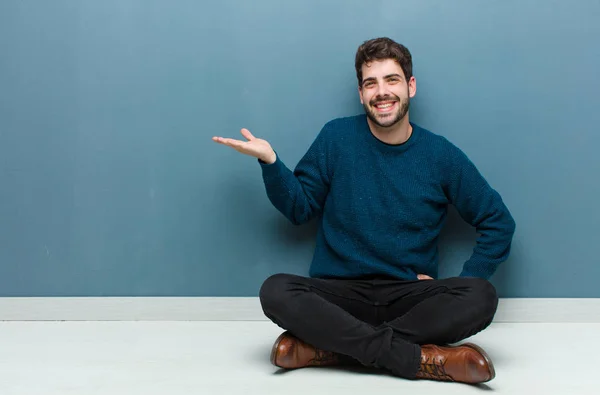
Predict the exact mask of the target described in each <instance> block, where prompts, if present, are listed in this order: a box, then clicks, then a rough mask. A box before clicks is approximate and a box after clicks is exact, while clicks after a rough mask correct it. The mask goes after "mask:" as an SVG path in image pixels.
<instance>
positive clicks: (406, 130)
mask: <svg viewBox="0 0 600 395" xmlns="http://www.w3.org/2000/svg"><path fill="white" fill-rule="evenodd" d="M367 122H368V123H369V129H371V133H373V135H374V136H375V137H377V138H378V139H379V140H381V141H383V142H384V143H386V144H390V145H399V144H402V143H405V142H406V141H407V140H408V139H409V138H410V136H411V134H412V126H411V125H410V122H409V120H408V114H406V116H405V117H404V118H402V120H401V121H400V122H398V123H396V124H394V125H392V126H388V127H382V126H379V125H376V124H375V123H374V122H373V121H371V119H370V118H368V117H367Z"/></svg>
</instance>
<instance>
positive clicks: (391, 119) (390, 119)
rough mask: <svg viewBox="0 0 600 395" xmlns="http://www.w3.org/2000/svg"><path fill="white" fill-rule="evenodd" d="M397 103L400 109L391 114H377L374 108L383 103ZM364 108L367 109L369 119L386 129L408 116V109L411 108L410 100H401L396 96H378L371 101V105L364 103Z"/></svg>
mask: <svg viewBox="0 0 600 395" xmlns="http://www.w3.org/2000/svg"><path fill="white" fill-rule="evenodd" d="M391 100H393V101H396V102H398V108H397V109H396V111H395V112H393V113H389V114H377V110H375V108H374V106H375V105H376V104H377V103H378V102H381V101H391ZM363 107H364V108H365V112H366V113H367V116H368V117H369V119H370V120H371V121H372V122H373V123H374V124H376V125H377V126H381V127H384V128H387V127H390V126H393V125H395V124H397V123H398V122H400V121H401V120H402V119H404V117H405V116H406V114H408V109H409V108H410V98H409V97H407V98H406V99H400V98H399V97H398V96H396V95H392V96H383V97H381V96H378V97H376V98H374V99H373V100H371V101H370V102H369V104H367V103H364V104H363Z"/></svg>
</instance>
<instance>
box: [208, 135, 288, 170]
mask: <svg viewBox="0 0 600 395" xmlns="http://www.w3.org/2000/svg"><path fill="white" fill-rule="evenodd" d="M241 132H242V136H244V137H245V138H246V139H247V140H248V141H242V140H234V139H229V138H224V137H216V136H215V137H213V138H212V139H213V141H215V142H217V143H220V144H223V145H226V146H228V147H231V148H233V149H235V150H236V151H238V152H241V153H242V154H246V155H250V156H253V157H255V158H258V159H260V160H262V161H263V162H265V163H268V164H272V163H275V159H276V158H277V156H276V154H275V151H273V148H272V147H271V144H269V143H268V142H267V141H266V140H263V139H258V138H256V137H254V136H253V135H252V133H250V131H249V130H248V129H242V131H241Z"/></svg>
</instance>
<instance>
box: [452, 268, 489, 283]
mask: <svg viewBox="0 0 600 395" xmlns="http://www.w3.org/2000/svg"><path fill="white" fill-rule="evenodd" d="M477 269H479V270H473V268H470V269H466V268H463V270H462V272H460V274H459V275H458V276H459V277H477V278H482V279H484V280H489V278H490V277H492V274H493V272H490V271H489V270H487V268H484V267H480V268H477Z"/></svg>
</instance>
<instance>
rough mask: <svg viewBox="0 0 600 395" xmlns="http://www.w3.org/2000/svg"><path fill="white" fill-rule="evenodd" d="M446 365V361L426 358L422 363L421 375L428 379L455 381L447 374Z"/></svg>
mask: <svg viewBox="0 0 600 395" xmlns="http://www.w3.org/2000/svg"><path fill="white" fill-rule="evenodd" d="M445 365H446V361H442V360H438V359H436V358H435V357H430V356H426V357H425V360H424V361H423V360H422V361H421V369H420V370H419V373H420V375H422V376H424V377H426V378H431V379H440V380H449V381H454V379H453V378H452V377H451V376H450V375H449V374H448V373H447V372H446V368H445Z"/></svg>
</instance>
